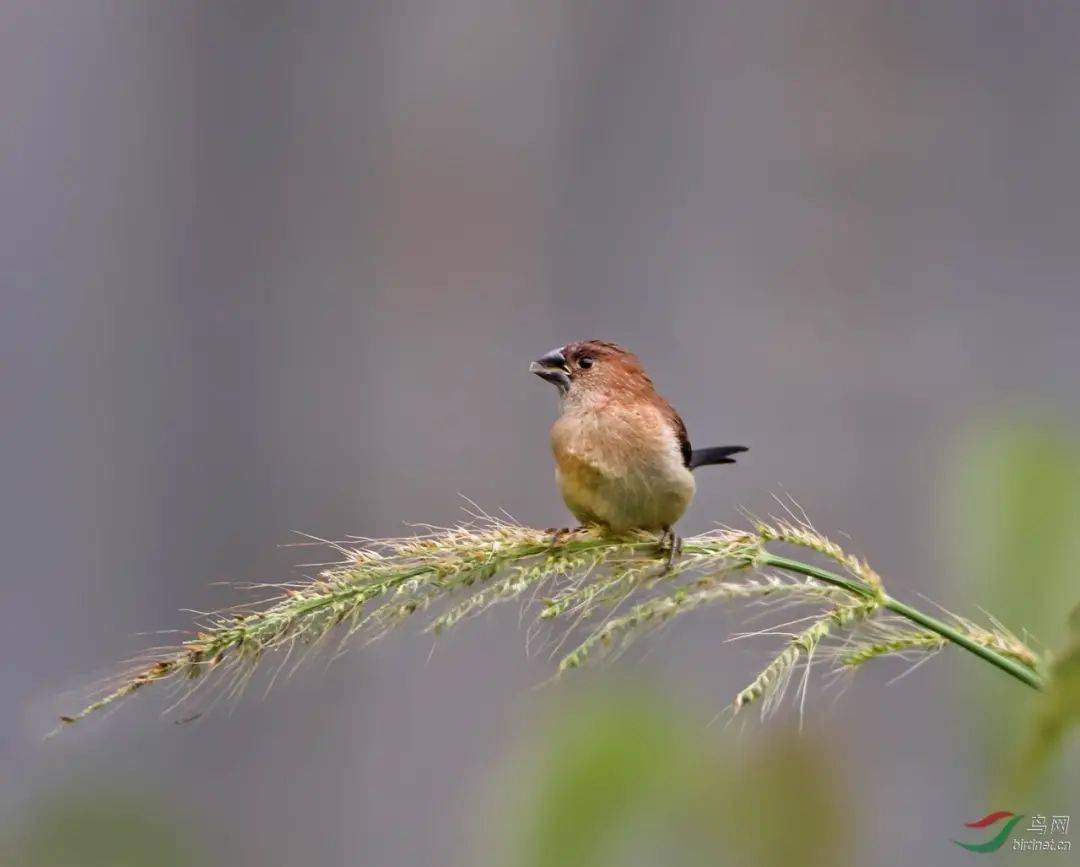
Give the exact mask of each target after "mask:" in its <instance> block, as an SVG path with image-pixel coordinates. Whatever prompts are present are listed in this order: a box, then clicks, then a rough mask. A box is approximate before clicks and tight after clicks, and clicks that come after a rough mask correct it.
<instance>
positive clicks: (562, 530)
mask: <svg viewBox="0 0 1080 867" xmlns="http://www.w3.org/2000/svg"><path fill="white" fill-rule="evenodd" d="M584 529H585V527H584V526H578V527H548V528H547V529H546V530H544V532H545V533H547V534H550V536H551V543H550V544H549V545H548V550H549V551H552V550H554V549H555V548H556V547H557V546H558V544H559V543H560V542H561V541H562V540H563V539H565V538H566V537H567V536H573V535H575V534H577V533H580V532H582V531H583V530H584Z"/></svg>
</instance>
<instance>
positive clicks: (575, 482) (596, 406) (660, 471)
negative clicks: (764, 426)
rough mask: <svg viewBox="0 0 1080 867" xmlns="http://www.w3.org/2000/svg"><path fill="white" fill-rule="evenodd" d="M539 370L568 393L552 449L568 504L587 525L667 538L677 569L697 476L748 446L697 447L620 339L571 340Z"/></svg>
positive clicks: (562, 396) (536, 367)
mask: <svg viewBox="0 0 1080 867" xmlns="http://www.w3.org/2000/svg"><path fill="white" fill-rule="evenodd" d="M529 371H530V372H531V373H534V374H536V375H537V376H538V377H540V378H541V379H543V380H546V381H547V382H550V383H551V384H552V385H554V386H555V387H556V388H557V389H558V391H559V404H560V410H561V411H560V414H559V417H558V419H557V420H556V421H555V424H554V425H553V426H552V428H551V450H552V453H553V455H554V457H555V478H556V480H557V482H558V485H559V490H560V492H561V494H562V498H563V501H564V502H565V503H566V506H567V508H568V509H569V510H570V511H571V512H572V513H573V515H574V516H575V517H576V518H577V519H578V520H579V521H580V522H581V524H582V525H583V526H585V527H596V528H599V529H601V530H603V531H607V532H610V533H614V534H623V533H627V532H629V531H633V530H643V531H647V532H656V533H659V534H660V541H659V543H660V545H661V546H662V547H664V546H669V547H668V565H669V566H670V564H671V561H672V558H673V557H674V556H675V555H676V554H677V553H678V552H679V550H680V549H681V545H682V542H681V539H680V538H679V536H678V535H677V534H676V533H675V531H674V529H673V528H674V525H675V523H676V522H677V521H678V520H679V518H681V517H682V516H683V513H685V512H686V509H687V508H688V507H689V505H690V502H691V501H692V500H693V498H694V493H695V491H696V487H697V486H696V483H695V481H694V475H693V471H694V470H696V469H698V468H699V467H705V466H711V465H714V464H732V463H735V458H734V455H736V454H739V453H740V452H745V451H747V448H746V446H716V447H712V448H704V449H695V448H693V447H692V446H691V445H690V438H689V436H688V435H687V431H686V425H685V424H684V423H683V420H682V418H681V417H680V416H679V414H678V413H677V412H676V411H675V408H674V407H673V406H672V405H671V404H670V403H668V402H667V401H666V400H665V399H664V398H663V397H661V396H660V394H659V393H658V392H657V391H656V387H655V386H654V385H653V382H652V380H651V379H650V378H649V375H648V374H647V373H646V372H645V368H644V367H643V366H642V364H641V361H640V359H638V357H637V356H636V355H634V353H632V352H630V351H629V350H627V349H624V348H623V347H621V346H619V345H618V344H617V343H612V342H610V341H607V340H585V341H580V342H577V343H568V344H566V345H565V346H561V347H559V348H558V349H553V350H551V351H550V352H548V353H545V354H544V355H542V356H541V357H540V358H538V359H536V361H533V362H532V363H531V364H530V365H529ZM558 532H567V531H558ZM558 532H557V533H556V538H557V537H558Z"/></svg>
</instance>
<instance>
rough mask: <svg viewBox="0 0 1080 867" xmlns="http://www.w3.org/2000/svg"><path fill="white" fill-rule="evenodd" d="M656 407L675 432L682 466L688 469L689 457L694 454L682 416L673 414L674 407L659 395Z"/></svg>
mask: <svg viewBox="0 0 1080 867" xmlns="http://www.w3.org/2000/svg"><path fill="white" fill-rule="evenodd" d="M657 405H658V406H659V408H660V411H661V412H662V413H663V414H664V418H666V419H667V421H668V423H669V424H670V425H671V427H672V429H673V430H674V431H675V438H676V439H677V440H678V441H679V451H680V452H682V459H683V466H685V467H687V468H689V466H690V456H691V455H692V454H693V453H694V450H693V449H692V448H691V447H690V436H689V434H687V432H686V423H685V422H684V421H683V420H682V416H680V415H679V414H678V413H677V412H675V407H673V406H672V405H671V404H670V403H668V402H667V401H666V400H664V399H663V398H662V397H660V396H659V395H657Z"/></svg>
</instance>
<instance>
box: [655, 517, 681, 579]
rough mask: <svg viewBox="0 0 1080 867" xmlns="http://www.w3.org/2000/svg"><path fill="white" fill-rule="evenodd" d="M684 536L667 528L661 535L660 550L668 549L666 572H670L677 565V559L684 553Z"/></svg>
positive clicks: (665, 562)
mask: <svg viewBox="0 0 1080 867" xmlns="http://www.w3.org/2000/svg"><path fill="white" fill-rule="evenodd" d="M682 544H683V543H682V536H680V535H679V534H678V533H676V532H675V531H674V530H673V529H671V527H665V528H664V532H663V533H661V534H660V550H661V551H663V550H664V549H665V548H666V549H667V558H666V559H665V561H664V572H669V571H670V570H671V567H672V565H673V564H674V563H675V558H676V557H678V556H679V555H680V554H681V553H682Z"/></svg>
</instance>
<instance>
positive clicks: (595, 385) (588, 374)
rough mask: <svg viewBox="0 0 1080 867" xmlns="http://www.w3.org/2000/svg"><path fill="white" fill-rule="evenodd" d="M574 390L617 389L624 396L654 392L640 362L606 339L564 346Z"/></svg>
mask: <svg viewBox="0 0 1080 867" xmlns="http://www.w3.org/2000/svg"><path fill="white" fill-rule="evenodd" d="M562 352H563V355H564V356H565V357H566V362H567V366H568V367H569V369H570V371H571V379H572V380H573V384H574V385H573V387H574V389H575V390H580V391H608V390H612V389H617V390H619V391H620V392H622V393H623V394H624V395H626V396H627V397H629V396H631V395H635V394H636V395H644V394H649V393H651V392H652V391H653V384H652V380H651V379H649V376H648V374H646V373H645V368H644V367H642V365H641V361H640V359H638V357H637V356H636V355H634V353H632V352H631V351H630V350H628V349H624V348H623V347H621V346H619V344H617V343H612V342H611V341H609V340H583V341H580V342H578V343H568V344H567V345H566V346H564V347H563V350H562Z"/></svg>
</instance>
